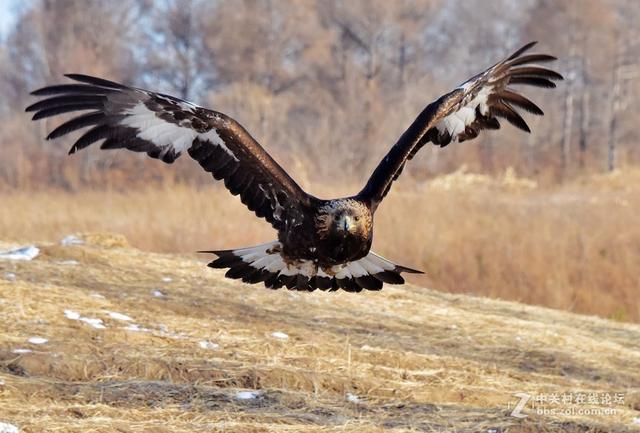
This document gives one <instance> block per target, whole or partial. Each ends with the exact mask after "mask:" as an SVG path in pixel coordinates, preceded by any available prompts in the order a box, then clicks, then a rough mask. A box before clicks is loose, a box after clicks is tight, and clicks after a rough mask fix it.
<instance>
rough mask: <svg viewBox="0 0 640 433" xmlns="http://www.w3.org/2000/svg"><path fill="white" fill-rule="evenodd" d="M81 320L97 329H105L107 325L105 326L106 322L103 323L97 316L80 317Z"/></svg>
mask: <svg viewBox="0 0 640 433" xmlns="http://www.w3.org/2000/svg"><path fill="white" fill-rule="evenodd" d="M78 320H80V321H81V322H84V323H86V324H88V325H91V326H93V327H94V328H96V329H105V328H106V326H104V323H102V319H97V318H93V317H80V319H78Z"/></svg>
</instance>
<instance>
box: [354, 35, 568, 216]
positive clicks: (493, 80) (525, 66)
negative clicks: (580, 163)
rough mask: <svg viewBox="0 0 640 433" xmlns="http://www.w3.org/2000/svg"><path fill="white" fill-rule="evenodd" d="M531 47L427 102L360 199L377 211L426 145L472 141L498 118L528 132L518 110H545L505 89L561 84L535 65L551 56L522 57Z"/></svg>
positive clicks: (539, 112)
mask: <svg viewBox="0 0 640 433" xmlns="http://www.w3.org/2000/svg"><path fill="white" fill-rule="evenodd" d="M535 44H536V42H531V43H529V44H527V45H525V46H524V47H522V48H520V49H519V50H518V51H516V52H515V53H513V54H512V55H511V56H510V57H509V58H507V59H505V60H503V61H502V62H500V63H497V64H495V65H494V66H492V67H490V68H489V69H487V70H485V71H484V72H482V73H480V74H478V75H476V76H474V77H473V78H471V79H469V80H467V81H466V82H464V83H463V84H462V85H460V86H459V87H458V88H456V89H455V90H453V91H452V92H450V93H448V94H446V95H444V96H442V97H441V98H440V99H438V100H436V101H435V102H432V103H431V104H429V105H428V106H427V107H426V108H425V109H424V110H423V111H422V113H420V115H419V116H418V117H417V118H416V120H415V121H414V122H413V123H412V124H411V126H410V127H409V129H407V130H406V131H405V132H404V134H402V136H401V137H400V139H399V140H398V141H397V143H396V144H395V145H394V146H393V147H392V148H391V150H390V151H389V152H388V153H387V155H386V156H385V157H384V159H383V160H382V161H381V162H380V164H378V167H376V169H375V171H374V172H373V174H372V175H371V177H370V178H369V181H368V182H367V184H366V185H365V187H364V189H363V190H362V191H361V192H360V194H359V195H358V197H359V198H360V199H363V200H366V201H369V202H370V203H371V205H372V207H373V208H374V209H375V208H376V207H377V206H378V204H379V203H380V202H381V201H382V199H383V198H384V196H385V195H386V194H387V192H389V189H390V188H391V184H392V183H393V181H394V180H396V179H397V178H398V176H400V174H401V173H402V169H403V168H404V165H405V163H406V162H407V161H408V160H410V159H411V158H413V156H414V155H415V154H416V153H417V152H418V150H420V148H422V146H424V145H425V144H426V143H428V142H432V143H433V144H435V145H438V146H442V147H444V146H446V145H447V144H449V143H450V142H452V141H459V142H461V141H465V140H470V139H473V138H475V137H476V136H478V134H479V133H480V131H481V130H483V129H499V128H500V123H499V122H498V119H497V118H498V117H501V118H504V119H506V120H507V121H508V122H509V123H511V124H513V125H514V126H515V127H517V128H519V129H522V130H523V131H526V132H531V131H530V130H529V127H528V126H527V123H526V122H525V121H524V119H523V118H522V117H521V116H520V114H518V112H517V111H516V108H521V109H524V110H526V111H529V112H530V113H533V114H536V115H542V114H543V112H542V110H541V109H540V108H539V107H538V106H537V105H536V104H534V103H533V102H531V101H530V100H529V99H527V98H525V97H524V96H522V95H521V94H519V93H516V92H515V91H514V90H512V89H510V88H509V87H508V86H509V85H514V84H515V85H517V84H523V85H530V86H535V87H550V88H551V87H555V86H556V85H555V83H554V82H553V80H562V76H561V75H560V74H558V73H557V72H554V71H552V70H549V69H546V68H542V67H540V66H535V63H542V62H549V61H553V60H556V58H555V57H553V56H549V55H546V54H529V55H524V56H523V54H524V53H525V52H526V51H528V50H529V49H530V48H532V47H533V46H534V45H535ZM532 64H534V65H532Z"/></svg>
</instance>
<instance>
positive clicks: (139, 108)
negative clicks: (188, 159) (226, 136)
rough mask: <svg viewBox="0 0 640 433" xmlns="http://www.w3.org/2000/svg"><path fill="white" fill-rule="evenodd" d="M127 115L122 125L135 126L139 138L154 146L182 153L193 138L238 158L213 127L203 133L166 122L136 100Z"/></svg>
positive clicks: (191, 143) (189, 145)
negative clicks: (209, 143) (207, 142)
mask: <svg viewBox="0 0 640 433" xmlns="http://www.w3.org/2000/svg"><path fill="white" fill-rule="evenodd" d="M125 114H127V116H126V117H125V118H124V119H123V120H122V122H121V123H122V125H124V126H128V127H131V128H135V129H137V130H138V133H137V134H136V135H137V136H138V137H139V138H141V139H143V140H147V141H150V142H152V143H153V144H155V145H156V146H158V147H160V148H163V149H165V152H166V151H168V150H169V149H173V151H174V152H175V153H182V152H184V151H185V150H187V149H189V148H190V147H191V146H192V145H193V140H195V139H196V138H199V139H200V140H203V141H204V140H207V141H209V142H211V143H212V144H214V145H216V146H219V147H220V148H222V149H223V150H224V151H225V152H226V153H227V154H229V155H230V156H231V157H232V158H233V159H234V160H236V161H238V158H236V156H235V155H234V154H233V152H232V151H231V150H230V149H229V148H228V147H227V145H226V144H225V142H224V141H223V140H222V139H221V138H220V136H219V135H218V133H217V131H216V130H215V129H211V130H210V131H208V132H205V133H202V134H200V133H198V132H197V131H195V130H194V129H192V128H190V127H188V126H180V125H179V124H177V123H172V122H167V121H166V120H163V119H161V118H159V117H158V116H157V115H156V113H155V112H153V111H151V110H149V109H148V108H147V106H146V105H145V104H144V102H138V103H137V104H136V105H135V106H133V107H132V108H130V109H129V110H127V111H126V112H125Z"/></svg>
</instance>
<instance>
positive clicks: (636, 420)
mask: <svg viewBox="0 0 640 433" xmlns="http://www.w3.org/2000/svg"><path fill="white" fill-rule="evenodd" d="M631 422H632V423H633V424H636V425H640V418H634V419H633V420H632V421H631Z"/></svg>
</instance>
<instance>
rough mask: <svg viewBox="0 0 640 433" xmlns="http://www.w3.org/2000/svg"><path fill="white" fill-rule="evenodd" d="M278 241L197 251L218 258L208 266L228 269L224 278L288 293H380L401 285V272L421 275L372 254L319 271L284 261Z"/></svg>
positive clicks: (310, 263) (307, 263)
mask: <svg viewBox="0 0 640 433" xmlns="http://www.w3.org/2000/svg"><path fill="white" fill-rule="evenodd" d="M281 251H282V245H281V244H280V242H278V241H274V242H268V243H266V244H261V245H256V246H253V247H248V248H240V249H236V250H223V251H200V252H201V253H213V254H215V255H217V256H218V258H217V259H216V260H214V261H212V262H211V263H209V264H208V266H209V267H211V268H219V269H225V268H228V269H229V270H228V271H227V273H226V274H225V276H226V277H227V278H233V279H241V280H242V281H244V282H245V283H249V284H256V283H260V282H263V283H264V285H265V286H266V287H268V288H270V289H279V288H281V287H284V286H286V287H287V288H288V289H291V290H302V291H309V292H312V291H314V290H316V289H320V290H329V291H334V290H338V289H343V290H346V291H347V292H360V291H362V290H363V289H365V290H380V289H382V286H383V285H384V283H387V284H404V278H402V275H400V273H401V272H408V273H414V274H422V273H423V272H422V271H417V270H415V269H411V268H407V267H404V266H400V265H397V264H395V263H393V262H390V261H389V260H387V259H385V258H383V257H381V256H379V255H377V254H376V253H374V252H369V254H368V255H367V256H365V257H363V258H361V259H359V260H355V261H353V262H348V263H345V264H342V265H335V266H332V267H331V268H330V269H324V270H323V269H322V268H320V267H318V266H317V265H316V264H315V263H314V262H313V261H311V260H300V261H297V262H295V263H292V262H287V261H286V260H285V259H284V258H283V257H282V255H281V254H280V252H281Z"/></svg>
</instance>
